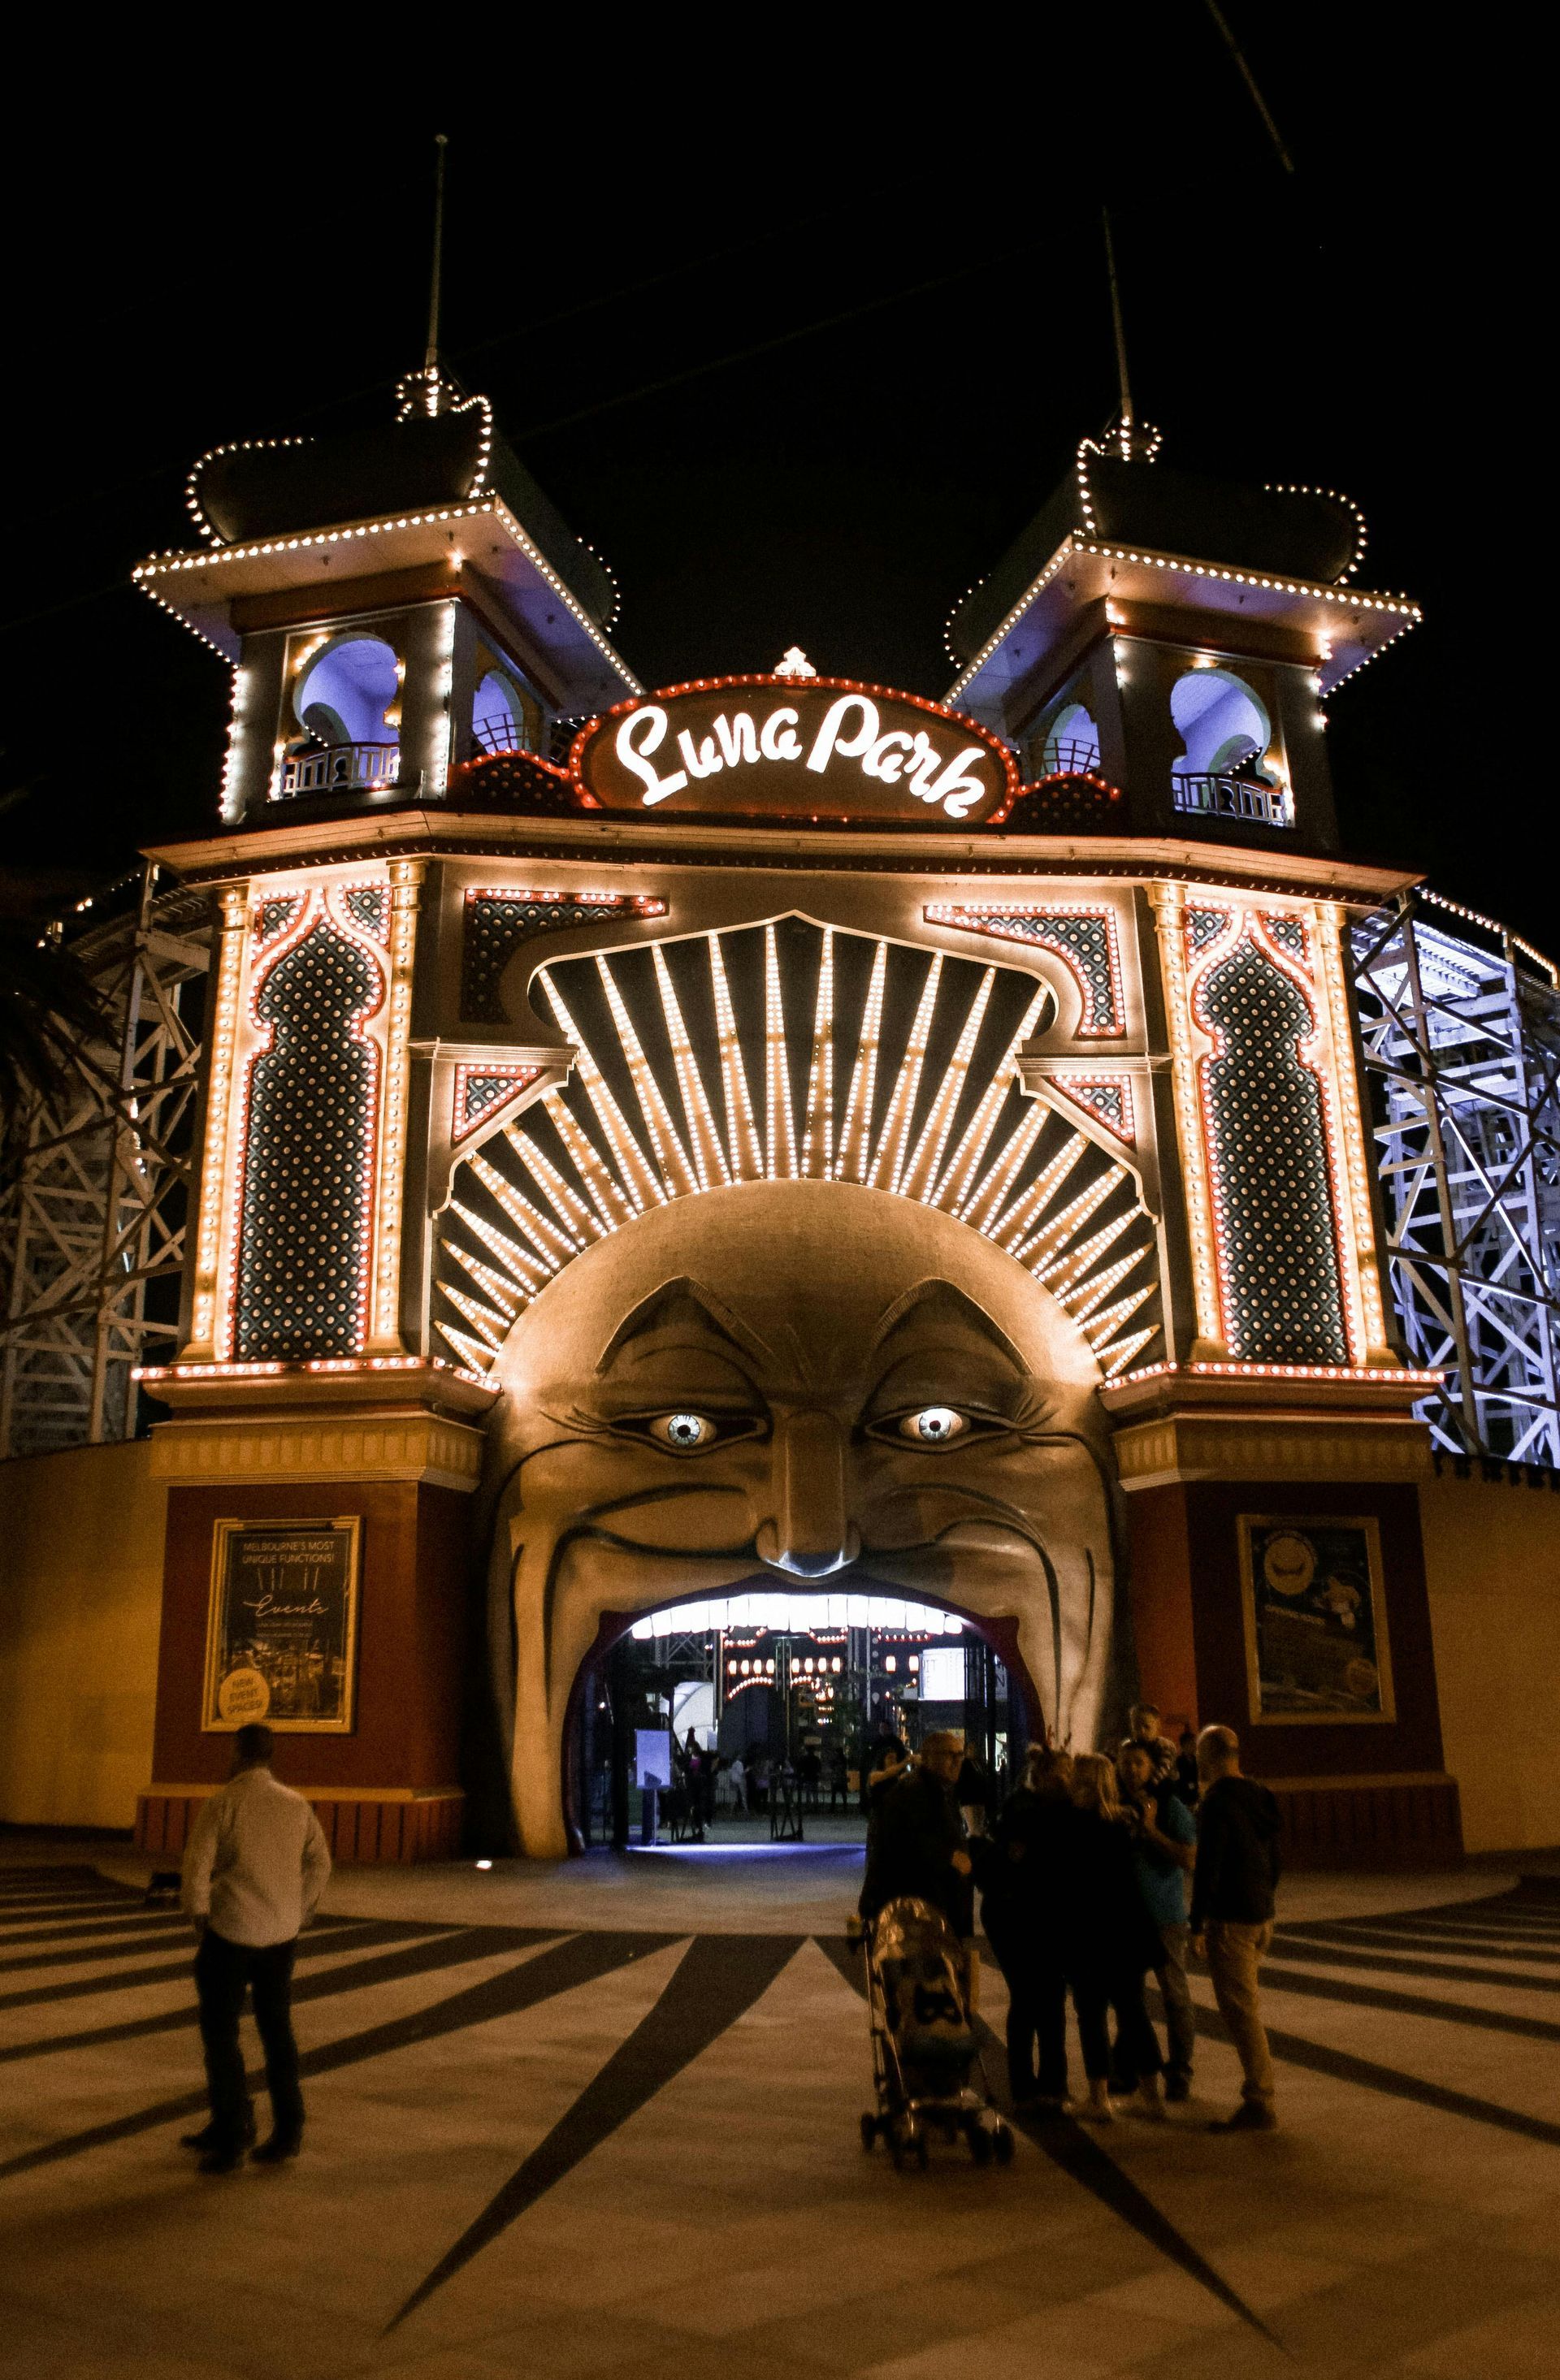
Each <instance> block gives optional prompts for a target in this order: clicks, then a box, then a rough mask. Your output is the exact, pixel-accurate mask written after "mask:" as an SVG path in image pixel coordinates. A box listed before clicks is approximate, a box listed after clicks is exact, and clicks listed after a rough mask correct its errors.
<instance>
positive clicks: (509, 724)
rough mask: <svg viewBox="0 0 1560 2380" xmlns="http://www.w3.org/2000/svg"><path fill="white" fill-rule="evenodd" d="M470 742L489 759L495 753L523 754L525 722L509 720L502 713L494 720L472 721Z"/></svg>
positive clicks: (524, 748)
mask: <svg viewBox="0 0 1560 2380" xmlns="http://www.w3.org/2000/svg"><path fill="white" fill-rule="evenodd" d="M471 741H472V743H473V744H474V745H475V746H476V747H477V749H478V751H479V752H485V753H487V754H488V755H489V757H490V758H491V757H492V755H493V754H494V753H495V752H523V751H525V750H526V748H527V746H526V731H525V722H523V720H518V719H510V718H508V717H506V715H505V714H504V713H503V712H502V711H501V712H500V713H499V714H498V716H497V717H496V718H494V719H473V721H472V722H471Z"/></svg>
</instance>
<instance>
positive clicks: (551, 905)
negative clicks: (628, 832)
mask: <svg viewBox="0 0 1560 2380" xmlns="http://www.w3.org/2000/svg"><path fill="white" fill-rule="evenodd" d="M665 914H666V904H665V903H664V901H657V900H653V899H652V898H650V897H648V896H646V895H643V894H639V893H632V892H601V893H595V894H592V893H589V892H587V893H582V894H579V895H577V896H566V895H564V894H563V893H559V892H527V891H524V890H522V889H520V888H518V887H516V888H514V889H512V890H504V889H502V888H499V889H495V890H493V891H486V890H482V889H479V888H473V889H472V890H471V891H469V892H468V893H467V895H466V918H465V932H464V935H463V937H462V941H461V946H460V1014H461V1017H462V1019H463V1021H464V1022H465V1023H467V1024H469V1025H502V1024H503V1023H504V1022H505V1014H504V1004H503V1002H502V1000H501V999H500V997H499V987H500V985H501V984H502V982H503V978H504V970H505V968H506V966H507V965H508V964H509V962H510V960H511V959H512V958H513V957H514V955H515V953H516V952H517V951H518V949H519V947H520V944H521V943H522V942H523V941H528V940H529V939H530V936H531V935H533V934H544V933H550V932H551V933H558V932H561V931H563V930H564V929H566V928H567V927H570V926H594V925H599V924H601V923H602V922H603V919H608V918H612V917H664V916H665Z"/></svg>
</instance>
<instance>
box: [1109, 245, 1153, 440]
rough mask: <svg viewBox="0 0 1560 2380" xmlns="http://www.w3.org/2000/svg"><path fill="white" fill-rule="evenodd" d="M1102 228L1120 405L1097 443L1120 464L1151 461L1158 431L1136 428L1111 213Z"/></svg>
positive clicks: (1136, 420)
mask: <svg viewBox="0 0 1560 2380" xmlns="http://www.w3.org/2000/svg"><path fill="white" fill-rule="evenodd" d="M1100 212H1101V216H1102V219H1103V223H1104V227H1105V271H1106V273H1108V274H1109V276H1110V285H1111V322H1112V325H1113V327H1114V329H1115V374H1116V380H1117V382H1118V383H1119V385H1120V389H1121V406H1120V409H1119V411H1118V412H1117V414H1116V417H1115V420H1114V421H1113V422H1112V423H1111V424H1110V426H1109V428H1108V429H1107V430H1106V431H1104V433H1103V437H1102V438H1101V439H1100V440H1099V441H1098V444H1099V447H1100V449H1101V451H1102V452H1103V453H1105V454H1107V455H1117V456H1119V458H1120V459H1121V461H1122V462H1124V463H1131V462H1135V461H1139V460H1141V461H1143V462H1145V463H1147V462H1152V459H1153V455H1154V451H1155V449H1156V448H1157V446H1158V444H1159V432H1158V431H1157V430H1152V429H1150V428H1149V427H1148V425H1147V424H1146V423H1145V424H1144V425H1143V426H1142V427H1141V428H1140V427H1139V423H1138V419H1137V416H1136V414H1135V413H1134V411H1133V409H1132V383H1131V382H1130V381H1129V380H1128V378H1127V330H1126V325H1125V324H1124V322H1123V321H1122V317H1121V284H1120V282H1119V281H1118V280H1117V278H1116V271H1115V240H1114V239H1113V238H1112V237H1111V211H1110V209H1109V207H1102V209H1101V210H1100Z"/></svg>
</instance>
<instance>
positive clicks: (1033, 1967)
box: [981, 1743, 1072, 2115]
mask: <svg viewBox="0 0 1560 2380" xmlns="http://www.w3.org/2000/svg"><path fill="white" fill-rule="evenodd" d="M1071 1783H1072V1761H1071V1759H1070V1758H1069V1756H1068V1755H1067V1754H1066V1753H1065V1752H1053V1751H1052V1750H1051V1749H1050V1748H1049V1746H1048V1745H1046V1744H1043V1743H1032V1744H1030V1751H1029V1760H1028V1764H1027V1768H1026V1774H1025V1781H1024V1783H1023V1784H1022V1785H1020V1786H1019V1788H1018V1791H1017V1792H1016V1793H1014V1794H1012V1795H1011V1796H1010V1797H1009V1799H1008V1801H1007V1803H1005V1806H1004V1808H1003V1810H1002V1811H1001V1813H1000V1815H998V1818H997V1821H996V1826H995V1828H994V1830H993V1838H992V1841H991V1845H990V1858H989V1861H988V1863H987V1868H986V1873H985V1875H984V1876H983V1877H982V1879H981V1882H982V1893H981V1923H982V1924H983V1925H984V1926H985V1929H986V1939H987V1941H988V1942H989V1943H990V1944H991V1946H992V1949H993V1952H994V1953H995V1956H996V1962H997V1965H998V1966H999V1967H1000V1968H1001V1969H1002V1973H1003V1979H1004V1981H1005V1984H1006V1985H1007V2079H1008V2083H1009V2087H1010V2088H1011V2090H1012V2094H1013V2104H1014V2106H1015V2107H1017V2108H1018V2110H1019V2111H1020V2112H1021V2113H1022V2112H1024V2111H1025V2110H1027V2109H1030V2108H1032V2109H1034V2110H1036V2111H1037V2112H1044V2113H1046V2114H1054V2115H1066V2114H1068V2113H1070V2112H1071V2109H1070V2103H1069V2101H1068V2098H1067V1980H1066V1970H1065V1968H1064V1966H1063V1964H1062V1953H1061V1942H1060V1935H1059V1924H1060V1920H1059V1914H1058V1906H1057V1904H1058V1898H1059V1888H1058V1868H1059V1864H1060V1862H1061V1860H1062V1858H1063V1857H1064V1843H1065V1839H1066V1836H1067V1834H1068V1831H1069V1827H1070V1821H1071V1816H1072V1804H1071V1802H1070V1801H1069V1799H1068V1789H1069V1787H1070V1786H1071ZM1037 2046H1038V2048H1039V2052H1040V2072H1039V2075H1038V2077H1037V2075H1036V2072H1035V2051H1036V2047H1037Z"/></svg>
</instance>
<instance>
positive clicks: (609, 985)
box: [596, 958, 699, 1198]
mask: <svg viewBox="0 0 1560 2380" xmlns="http://www.w3.org/2000/svg"><path fill="white" fill-rule="evenodd" d="M596 968H597V972H598V973H599V974H600V976H601V979H602V984H603V989H604V990H605V992H606V997H607V1005H608V1007H609V1008H610V1009H611V1011H612V1021H613V1023H614V1025H615V1026H616V1028H617V1038H618V1039H619V1041H621V1043H622V1044H623V1054H624V1056H625V1057H626V1058H627V1059H628V1072H629V1074H630V1075H632V1077H633V1083H634V1094H635V1097H636V1098H637V1099H638V1100H639V1103H640V1114H641V1115H642V1116H643V1117H644V1120H645V1129H646V1130H647V1131H648V1133H649V1135H650V1141H651V1147H652V1148H653V1149H654V1151H655V1161H656V1163H657V1165H659V1167H660V1168H661V1176H662V1181H663V1183H664V1186H665V1189H666V1191H667V1192H668V1193H669V1195H670V1196H672V1197H674V1198H687V1197H690V1196H692V1194H693V1192H694V1191H695V1190H697V1189H698V1187H699V1177H698V1175H697V1174H696V1173H695V1172H694V1170H693V1167H692V1166H691V1165H690V1164H689V1156H688V1151H687V1149H686V1148H685V1147H683V1145H682V1138H681V1135H679V1133H678V1131H677V1128H676V1124H675V1123H673V1122H672V1113H671V1110H670V1109H669V1108H668V1107H667V1105H666V1102H665V1100H664V1099H663V1098H662V1096H661V1087H660V1085H659V1084H658V1083H657V1081H656V1079H655V1076H654V1075H652V1072H651V1070H650V1063H649V1061H648V1060H647V1058H646V1057H645V1054H644V1050H643V1049H642V1048H641V1047H640V1037H639V1035H638V1034H637V1033H636V1032H635V1030H634V1025H633V1019H632V1018H631V1017H630V1015H629V1014H628V1010H627V1008H626V1007H625V1006H624V1004H623V995H622V993H621V992H620V991H619V990H618V989H617V984H616V980H615V977H614V976H613V972H612V969H611V968H610V967H609V966H608V965H607V963H606V961H605V959H604V958H598V959H597V961H596Z"/></svg>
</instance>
